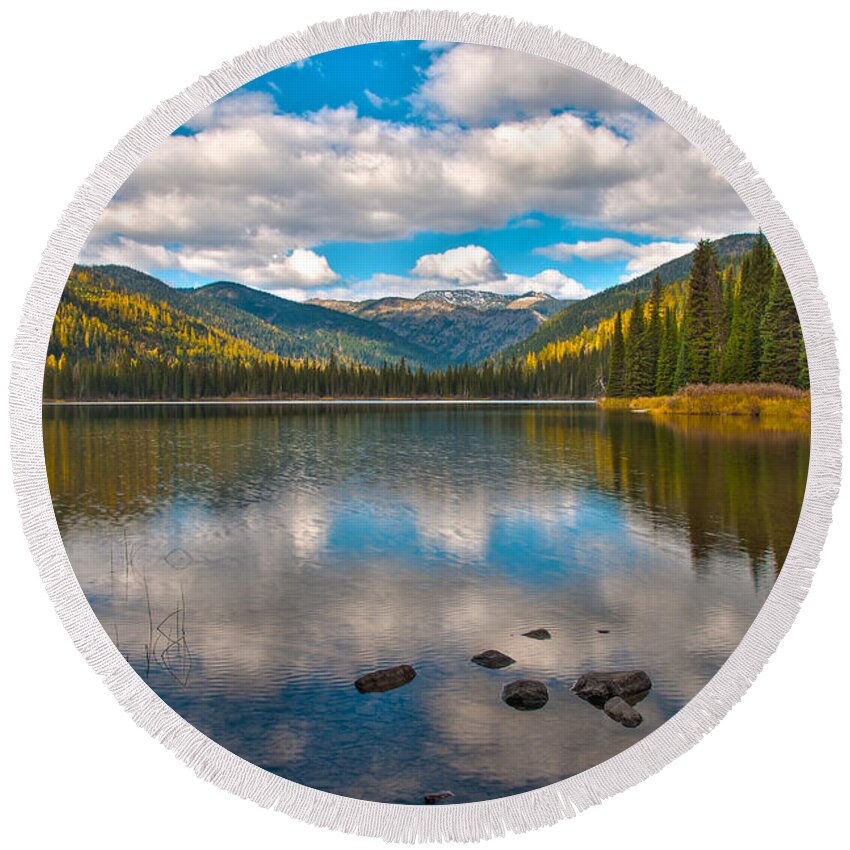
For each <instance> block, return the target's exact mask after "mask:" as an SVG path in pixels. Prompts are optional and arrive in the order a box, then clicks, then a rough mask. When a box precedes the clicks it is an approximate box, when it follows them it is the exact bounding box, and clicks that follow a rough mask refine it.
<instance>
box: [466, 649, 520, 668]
mask: <svg viewBox="0 0 850 850" xmlns="http://www.w3.org/2000/svg"><path fill="white" fill-rule="evenodd" d="M472 660H473V661H474V662H475V663H476V664H478V665H479V666H481V667H488V668H489V669H490V670H501V669H502V667H510V665H511V664H513V663H515V662H514V659H513V658H511V657H510V655H505V653H504V652H499V650H498V649H485V650H484V652H479V653H478V655H473V656H472Z"/></svg>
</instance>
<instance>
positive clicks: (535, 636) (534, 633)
mask: <svg viewBox="0 0 850 850" xmlns="http://www.w3.org/2000/svg"><path fill="white" fill-rule="evenodd" d="M522 636H523V637H527V638H531V639H532V640H550V639H551V637H552V635H550V634H549V630H548V629H532V630H531V631H530V632H523V633H522Z"/></svg>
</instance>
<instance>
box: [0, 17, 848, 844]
mask: <svg viewBox="0 0 850 850" xmlns="http://www.w3.org/2000/svg"><path fill="white" fill-rule="evenodd" d="M400 39H432V40H441V41H459V42H475V43H480V44H488V45H495V46H500V47H507V48H511V49H513V50H519V51H524V52H526V53H532V54H536V55H538V56H543V57H545V58H547V59H551V60H554V61H556V62H562V63H564V64H566V65H569V66H571V67H573V68H577V69H579V70H581V71H584V72H585V73H587V74H590V75H592V76H594V77H597V78H598V79H600V80H603V81H604V82H606V83H608V84H609V85H612V86H614V87H615V88H618V89H620V90H622V91H624V92H626V93H627V94H629V95H631V96H632V97H633V98H635V99H636V100H639V101H641V102H642V103H643V104H645V105H646V106H647V107H649V108H650V109H651V110H653V111H654V112H655V113H656V114H657V115H659V116H660V117H661V118H663V119H664V120H665V121H666V122H667V123H668V124H670V125H671V126H672V127H673V128H675V129H676V130H678V131H679V132H680V133H681V134H682V135H683V136H685V138H687V139H688V140H689V141H691V142H692V143H693V144H694V145H696V146H697V147H698V148H700V149H701V150H702V151H703V152H704V154H705V155H706V156H707V157H708V159H709V160H710V161H711V162H712V163H713V164H714V165H715V167H716V168H717V169H718V170H719V171H720V173H721V174H722V175H723V176H724V177H725V178H726V179H727V180H728V181H729V183H730V184H731V185H732V187H733V188H734V189H735V191H736V192H737V193H738V194H739V195H740V197H741V198H742V200H743V201H744V202H745V203H746V205H747V207H749V209H750V211H751V212H752V214H753V216H754V218H755V219H756V221H757V222H758V223H759V225H760V226H761V227H762V229H763V230H764V232H765V234H766V236H767V238H768V240H769V241H770V244H771V246H772V247H773V248H774V250H775V251H776V254H777V256H778V259H779V261H780V263H781V264H782V268H783V270H784V271H785V274H786V277H787V279H788V283H789V284H790V286H791V290H792V292H793V295H794V300H795V302H796V304H797V310H798V312H799V314H800V319H801V321H802V325H803V333H804V337H805V342H806V350H807V353H808V358H809V371H810V376H811V385H812V443H811V461H810V466H809V477H808V482H807V486H806V494H805V499H804V502H803V509H802V513H801V515H800V522H799V525H798V528H797V532H796V534H795V536H794V541H793V544H792V546H791V549H790V552H789V554H788V558H787V560H786V562H785V566H784V568H783V570H782V572H781V574H780V576H779V578H778V580H777V581H776V584H775V585H774V587H773V590H772V591H771V593H770V596H769V598H768V600H767V602H766V603H765V605H764V607H763V608H762V610H761V611H760V612H759V614H758V616H757V617H756V619H755V620H754V621H753V624H752V626H751V627H750V629H749V631H748V632H747V634H746V636H745V637H744V639H743V640H742V641H741V643H740V645H739V646H738V648H737V649H736V650H735V651H734V652H733V653H732V655H731V656H730V657H729V659H728V660H727V662H726V663H725V664H724V665H723V667H722V668H721V669H720V670H719V671H718V673H717V674H716V675H715V676H714V677H713V678H712V679H711V681H710V682H709V683H708V684H707V685H706V686H705V687H704V688H703V689H702V690H701V691H700V692H699V693H698V694H697V695H696V696H695V697H694V698H693V699H692V700H691V701H690V702H689V703H688V704H687V705H686V706H685V707H684V708H682V709H681V711H679V712H678V713H677V714H676V715H674V716H673V717H672V718H671V719H670V720H668V721H667V722H666V723H665V724H664V725H663V726H662V727H661V728H659V729H658V730H656V731H655V732H653V733H652V734H650V735H649V736H647V737H646V738H644V739H643V740H642V741H640V742H639V743H637V744H635V745H634V746H632V747H630V748H629V749H628V750H625V751H624V752H622V753H620V754H619V755H617V756H615V757H614V758H612V759H609V760H608V761H606V762H603V763H602V764H599V765H597V766H596V767H594V768H591V769H590V770H587V771H585V772H584V773H580V774H578V775H576V776H573V777H571V778H569V779H565V780H563V781H562V782H556V783H555V784H553V785H549V786H548V787H545V788H541V789H539V790H536V791H531V792H528V793H525V794H517V795H514V796H509V797H504V798H501V799H498V800H493V801H487V802H481V803H467V804H462V805H449V806H404V805H391V804H387V803H372V802H365V801H361V800H355V799H352V798H347V797H339V796H335V795H332V794H327V793H325V792H322V791H317V790H315V789H313V788H308V787H306V786H303V785H298V784H297V783H295V782H290V781H288V780H286V779H283V778H281V777H279V776H275V775H274V774H272V773H268V772H267V771H264V770H262V769H260V768H258V767H256V766H255V765H253V764H251V763H249V762H247V761H245V760H243V759H241V758H239V757H238V756H235V755H234V754H233V753H230V752H228V751H227V750H225V749H224V748H223V747H221V746H219V745H218V744H216V743H215V742H214V741H211V740H210V739H208V738H207V737H205V736H204V735H203V734H201V733H200V732H199V731H198V730H197V729H195V728H194V727H193V726H191V725H190V724H189V723H187V722H186V721H184V720H183V719H182V718H181V717H179V716H178V715H177V714H176V712H174V711H173V710H172V709H171V708H169V707H168V706H167V705H166V704H165V703H164V702H163V701H162V700H161V699H160V698H159V697H158V696H157V695H156V694H155V693H154V692H153V691H152V690H151V689H150V688H149V687H148V686H147V685H146V684H145V683H144V682H143V681H142V679H141V678H139V676H138V675H137V674H136V673H135V672H134V671H133V669H132V668H131V667H130V666H129V664H127V662H126V661H125V660H124V658H123V657H122V656H121V654H120V653H119V652H118V650H117V649H116V648H115V646H114V645H113V643H112V641H111V640H110V639H109V637H108V636H107V634H106V632H105V631H104V630H103V628H102V627H101V625H100V623H99V622H98V620H97V618H96V617H95V615H94V613H93V612H92V609H91V608H90V607H89V605H88V602H87V601H86V598H85V596H84V595H83V592H82V590H81V588H80V585H79V584H78V582H77V578H76V576H75V574H74V571H73V569H72V568H71V565H70V563H69V561H68V557H67V555H66V554H65V550H64V548H63V545H62V540H61V538H60V536H59V530H58V528H57V525H56V518H55V516H54V513H53V507H52V504H51V499H50V492H49V489H48V485H47V476H46V474H45V468H44V459H43V448H42V433H41V414H42V408H41V387H42V375H43V369H44V359H45V353H46V350H47V343H48V339H49V336H50V329H51V326H52V324H53V317H54V315H55V312H56V308H57V305H58V302H59V297H60V295H61V293H62V289H63V287H64V285H65V281H66V280H67V277H68V274H69V273H70V270H71V266H72V265H73V263H74V262H75V260H76V258H77V256H78V254H79V252H80V250H81V248H82V246H83V243H84V242H85V239H86V237H87V236H88V233H89V231H90V230H91V228H92V227H93V226H94V224H95V222H96V221H97V220H98V218H99V217H100V215H101V213H102V212H103V209H104V207H105V206H106V205H107V203H108V202H109V200H110V199H111V198H112V196H113V194H114V193H115V192H116V191H117V189H118V188H119V187H120V185H121V184H122V183H123V182H124V180H126V178H127V177H128V176H129V175H130V174H132V172H133V171H134V170H135V168H136V167H137V166H138V164H139V163H140V162H141V161H142V160H143V159H144V158H145V156H147V154H149V153H150V152H151V151H152V150H153V149H154V148H155V147H156V146H157V145H158V144H159V143H160V142H161V141H162V140H163V139H164V138H166V136H167V135H168V134H169V133H171V132H172V131H173V130H174V129H176V128H177V127H179V126H180V125H181V124H183V123H184V122H185V121H186V120H187V119H189V118H190V117H192V116H193V115H195V114H196V113H197V112H199V111H200V110H201V109H203V108H205V107H206V106H208V105H209V104H210V103H212V102H213V101H215V100H217V99H218V98H220V97H222V96H224V95H226V94H228V93H229V92H231V91H233V90H234V89H236V88H238V87H239V86H241V85H243V84H244V83H247V82H248V81H249V80H252V79H254V78H255V77H257V76H259V75H261V74H264V73H266V72H267V71H270V70H272V69H275V68H279V67H280V66H282V65H288V64H290V63H291V62H296V61H298V60H300V59H305V58H306V57H308V56H311V55H314V54H316V53H322V52H325V51H328V50H335V49H337V48H341V47H347V46H349V45H354V44H363V43H366V42H374V41H391V40H400ZM840 404H841V399H840V392H839V384H838V361H837V357H836V352H835V339H834V333H833V328H832V322H831V319H830V315H829V311H828V309H827V306H826V303H825V301H824V299H823V296H822V295H821V293H820V291H819V290H818V287H817V279H816V276H815V271H814V268H813V267H812V263H811V261H810V260H809V256H808V254H807V253H806V250H805V248H804V247H803V243H802V241H801V240H800V237H799V235H798V233H797V231H796V230H795V229H794V226H793V225H792V224H791V222H790V221H789V219H788V217H787V216H786V215H785V213H784V211H783V210H782V207H781V206H780V205H779V203H778V202H777V201H776V200H775V199H774V197H773V194H772V193H771V191H770V189H769V188H768V186H767V184H766V183H765V182H764V181H763V180H762V179H761V178H760V177H758V176H757V175H756V172H755V170H754V169H753V167H752V165H751V164H750V163H749V162H747V161H746V160H745V158H744V154H743V153H742V152H741V151H740V150H739V149H738V148H737V147H736V146H735V145H734V144H733V143H732V141H731V140H730V138H729V137H728V136H727V135H726V133H725V132H724V131H723V130H722V128H721V127H720V125H719V124H718V123H717V122H715V121H711V120H709V119H708V118H706V117H704V116H703V115H701V114H700V113H699V112H697V110H696V109H694V108H693V107H691V106H689V105H688V104H687V103H686V102H685V101H683V100H682V99H681V98H679V97H678V96H677V95H675V94H673V93H672V92H671V91H669V90H668V89H666V88H665V87H664V86H662V85H661V83H659V82H658V81H657V80H656V79H655V78H653V77H651V76H650V75H649V74H646V73H645V72H643V71H642V70H640V69H639V68H636V67H635V66H633V65H629V64H627V63H626V62H624V61H623V60H621V59H619V58H617V57H616V56H612V55H610V54H608V53H603V52H602V51H601V50H599V49H597V48H595V47H593V46H591V45H589V44H586V43H585V42H582V41H579V40H578V39H575V38H571V37H569V36H565V35H561V34H560V33H558V32H555V31H553V30H551V29H549V28H546V27H538V26H532V25H530V24H526V23H520V24H517V23H515V22H514V21H512V20H511V19H508V18H502V17H492V16H482V15H473V14H469V15H459V14H457V13H455V12H436V11H420V12H393V13H388V14H372V15H363V16H358V17H352V18H348V19H346V20H342V21H334V22H333V23H323V24H317V25H316V26H313V27H311V28H310V29H308V30H306V31H305V32H302V33H298V34H295V35H292V36H289V37H287V38H282V39H280V40H278V41H275V42H273V43H272V44H269V45H267V46H266V47H261V48H258V49H256V50H251V51H249V52H248V53H245V54H243V55H242V56H239V57H237V58H236V59H234V60H233V61H232V62H230V63H226V64H224V65H222V67H221V68H219V69H218V70H216V71H213V72H212V73H211V74H209V75H207V76H206V77H202V78H201V79H199V80H198V81H197V82H196V83H194V84H193V85H191V86H190V87H189V88H187V89H186V90H185V91H184V92H182V93H181V94H179V95H177V96H176V97H173V98H171V99H170V100H167V101H165V102H164V103H162V104H161V105H160V106H159V107H158V108H157V109H156V110H155V111H154V112H153V113H152V114H151V115H149V116H148V117H147V118H145V119H144V120H143V121H142V122H141V123H139V124H138V125H136V127H134V128H133V129H132V130H131V131H130V132H129V133H128V134H127V135H126V136H125V137H124V138H123V139H122V140H121V141H120V142H119V143H118V145H117V147H116V148H115V149H114V150H113V151H112V152H111V153H110V154H109V155H108V156H107V157H106V159H104V160H103V162H102V163H101V164H100V165H99V166H98V167H97V169H96V170H95V172H94V173H93V174H92V175H91V177H89V179H88V180H87V181H86V182H85V183H84V184H83V185H82V186H81V187H80V188H79V190H78V191H77V194H76V196H75V197H74V200H73V201H72V203H71V204H70V206H69V207H68V209H67V210H66V211H65V213H64V214H63V216H62V218H61V220H60V222H59V226H58V227H57V229H56V231H55V232H54V233H53V235H52V236H51V238H50V241H49V243H48V245H47V248H46V249H45V251H44V254H43V256H42V261H41V264H40V266H39V269H38V273H37V274H36V276H35V279H34V281H33V284H32V286H31V288H30V291H29V294H28V296H27V299H26V303H25V308H24V315H23V317H22V319H21V323H20V328H19V332H18V336H17V339H16V343H15V349H14V354H13V366H12V380H11V418H12V462H13V470H14V475H15V485H16V489H17V493H18V501H19V506H20V511H21V517H22V519H23V526H24V531H25V533H26V536H27V539H28V541H29V545H30V549H31V551H32V554H33V558H34V559H35V562H36V564H37V565H38V568H39V570H40V572H41V576H42V578H43V580H44V583H45V585H46V586H47V591H48V593H49V595H50V598H51V600H52V602H53V604H54V606H55V607H56V610H57V612H58V614H59V617H60V619H61V620H62V622H63V623H64V625H65V628H66V629H67V630H68V632H69V634H70V635H71V637H72V639H73V641H74V643H75V644H76V645H77V648H78V649H79V650H80V652H81V653H82V654H83V655H84V656H85V658H86V659H87V661H88V662H89V664H91V666H92V667H93V668H94V669H95V671H97V673H98V674H99V675H100V676H101V677H103V680H104V681H105V682H106V684H107V686H108V687H109V688H110V690H111V691H112V692H113V693H114V694H115V696H116V698H117V699H118V701H119V702H120V703H121V705H122V706H123V707H124V708H125V709H126V710H127V711H129V712H130V713H131V714H132V716H133V718H134V719H135V721H136V723H138V724H139V725H140V726H141V727H142V728H143V729H146V730H147V731H148V732H149V733H150V734H151V735H153V736H154V737H156V738H158V739H159V740H160V741H161V742H162V743H163V744H164V745H165V746H167V747H169V748H170V749H172V750H173V751H174V753H175V754H176V755H177V757H178V758H180V759H182V760H183V761H184V762H186V764H187V765H189V766H190V767H191V768H192V769H193V770H194V771H195V772H196V773H197V774H198V776H200V777H201V778H202V779H206V780H208V781H210V782H213V783H215V784H216V785H218V786H219V787H220V788H223V789H225V790H227V791H230V792H232V793H234V794H238V795H239V796H240V797H244V798H247V799H250V800H254V801H255V802H256V803H258V804H259V805H261V806H264V807H266V808H271V809H276V810H278V811H282V812H286V813H287V814H289V815H291V816H293V817H295V818H298V819H300V820H303V821H306V822H308V823H312V824H317V825H319V826H325V827H330V828H333V829H337V830H341V831H343V832H352V833H358V834H361V835H370V836H380V837H382V838H384V839H386V840H388V841H403V842H417V841H446V840H454V841H477V840H481V839H484V838H489V837H491V836H497V835H503V834H504V833H505V832H507V831H511V832H524V831H525V830H529V829H534V828H536V827H541V826H545V825H548V824H553V823H555V822H556V821H558V820H560V819H562V818H564V817H572V816H574V815H575V814H577V813H578V812H580V811H582V810H583V809H586V808H588V807H589V806H592V805H594V804H596V803H599V802H600V801H602V800H604V799H605V798H606V797H609V796H611V795H612V794H616V793H617V792H619V791H623V790H625V789H626V788H629V787H630V786H632V785H635V784H636V783H638V782H640V781H641V780H643V779H645V778H647V777H648V776H651V775H652V774H653V773H655V772H656V771H657V770H660V769H661V768H662V767H663V766H664V765H666V764H667V763H668V762H670V761H672V760H673V759H675V758H676V757H677V756H679V755H680V754H682V753H684V752H685V751H686V750H688V749H690V747H692V746H693V745H694V744H695V743H696V742H697V741H699V740H700V738H702V736H703V735H705V733H706V732H708V731H709V730H710V729H711V728H712V727H713V726H714V725H715V724H716V723H717V722H718V721H719V720H720V719H721V718H722V717H723V715H724V714H726V712H727V711H728V710H729V709H730V708H731V707H732V706H733V705H734V704H735V703H736V702H738V700H739V699H740V698H741V697H742V696H743V695H744V693H745V691H746V690H747V688H748V687H749V686H750V683H751V682H752V681H753V679H754V678H755V676H756V675H757V674H758V673H759V671H760V670H761V668H762V667H763V666H764V664H765V662H766V661H767V659H768V657H769V656H770V655H771V653H772V652H773V651H774V650H775V649H776V646H777V645H778V643H779V641H780V639H781V638H782V637H783V635H784V634H785V632H786V631H787V630H788V628H789V627H790V625H791V623H792V621H793V620H794V617H795V616H796V614H797V610H798V608H799V605H800V603H801V602H802V601H803V599H804V598H805V596H806V593H807V592H808V589H809V584H810V582H811V579H812V571H813V570H814V568H815V566H816V565H817V562H818V557H819V553H820V550H821V548H822V546H823V543H824V539H825V537H826V533H827V528H828V527H829V523H830V520H831V517H832V505H833V502H834V501H835V498H836V496H837V493H838V486H839V479H840V464H841V450H840V439H841V431H840V424H841V422H840V417H841V411H840Z"/></svg>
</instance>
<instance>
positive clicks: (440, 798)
mask: <svg viewBox="0 0 850 850" xmlns="http://www.w3.org/2000/svg"><path fill="white" fill-rule="evenodd" d="M452 797H454V794H452V792H451V791H437V792H436V793H434V794H426V795H425V797H424V798H423V799H424V800H425V805H426V806H436V805H437V804H438V803H445V802H446V800H451V799H452Z"/></svg>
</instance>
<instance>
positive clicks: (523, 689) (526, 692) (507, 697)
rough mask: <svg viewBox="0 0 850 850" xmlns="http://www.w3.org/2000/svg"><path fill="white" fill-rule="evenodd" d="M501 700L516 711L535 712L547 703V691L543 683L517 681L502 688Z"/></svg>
mask: <svg viewBox="0 0 850 850" xmlns="http://www.w3.org/2000/svg"><path fill="white" fill-rule="evenodd" d="M502 699H503V700H504V701H505V702H506V703H507V704H508V705H509V706H511V708H515V709H517V710H518V711H536V710H537V709H538V708H543V706H544V705H546V703H547V702H549V690H548V688H547V687H546V685H544V684H543V682H536V681H535V680H534V679H518V680H517V681H516V682H511V683H510V684H507V685H505V687H504V688H502Z"/></svg>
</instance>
